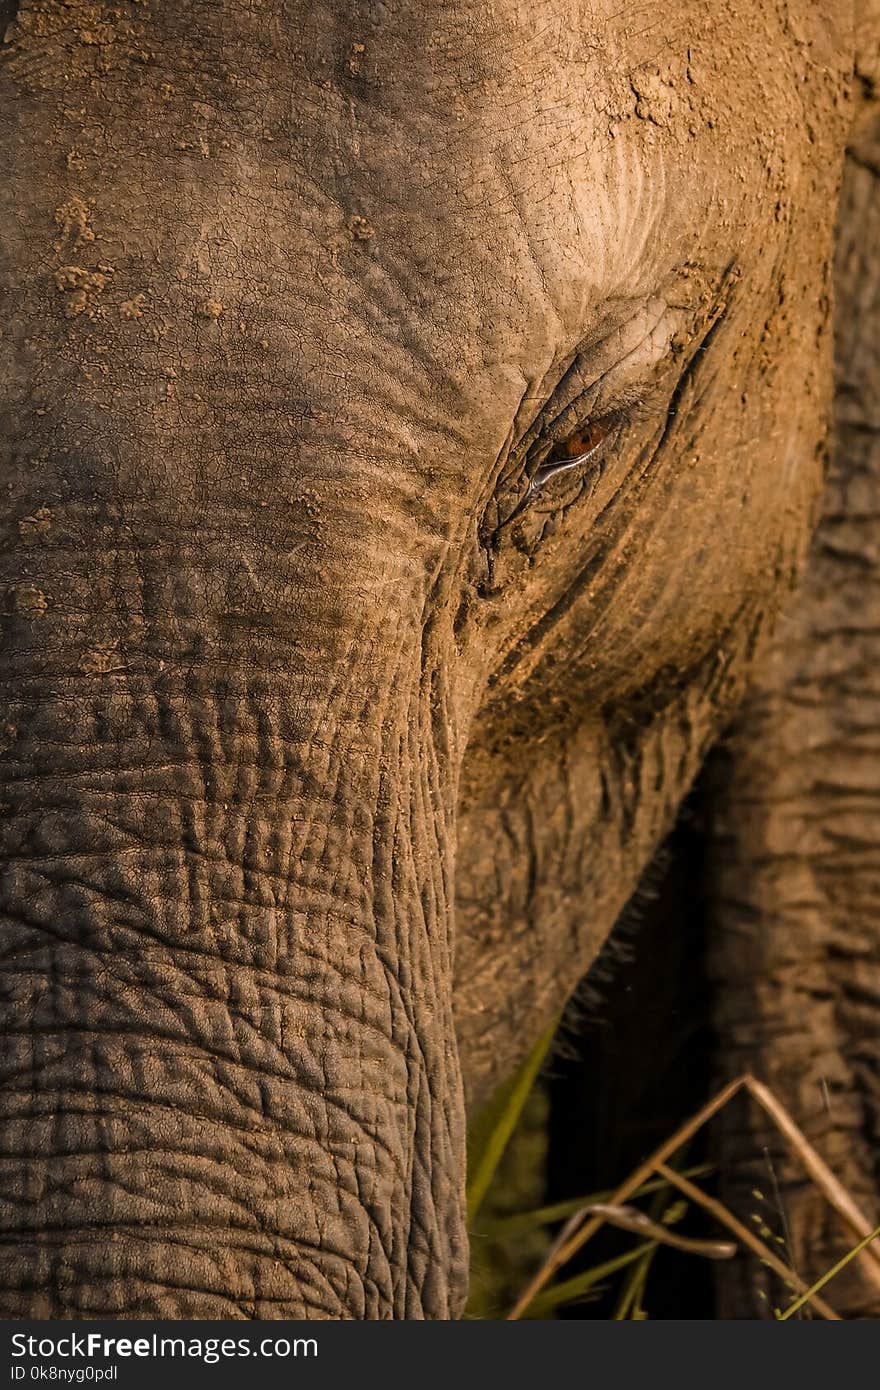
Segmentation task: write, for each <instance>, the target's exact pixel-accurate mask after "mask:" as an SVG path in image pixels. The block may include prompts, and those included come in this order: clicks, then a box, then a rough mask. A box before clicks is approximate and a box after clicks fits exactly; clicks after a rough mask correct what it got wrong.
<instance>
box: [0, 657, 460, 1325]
mask: <svg viewBox="0 0 880 1390" xmlns="http://www.w3.org/2000/svg"><path fill="white" fill-rule="evenodd" d="M128 665H129V666H136V663H134V662H129V663H128ZM2 675H3V683H4V685H5V686H6V690H5V692H4V693H5V694H6V695H7V696H8V697H9V704H8V708H9V710H10V712H11V713H10V717H9V724H8V726H7V736H6V748H5V753H4V756H3V759H2V768H3V770H4V775H3V800H4V802H5V812H6V814H5V815H4V818H3V821H2V828H0V855H2V888H0V931H2V952H3V961H4V966H3V974H2V985H0V1015H2V1026H3V1032H4V1036H5V1039H6V1041H5V1044H4V1048H3V1052H2V1067H0V1083H2V1101H0V1107H2V1125H0V1135H2V1153H0V1193H2V1198H0V1206H2V1214H0V1225H2V1230H3V1232H4V1235H3V1239H2V1245H0V1310H2V1312H3V1315H4V1316H69V1315H74V1316H76V1315H79V1316H102V1315H106V1316H119V1315H128V1316H140V1317H187V1318H192V1317H209V1318H210V1317H258V1318H268V1317H272V1318H275V1317H329V1318H348V1317H354V1318H388V1317H446V1316H450V1315H454V1314H455V1313H456V1312H457V1311H458V1310H459V1308H460V1305H461V1301H462V1297H463V1287H464V1282H465V1278H466V1265H467V1252H466V1240H465V1237H464V1234H463V1225H462V1216H461V1207H462V1195H461V1185H462V1176H461V1175H462V1171H463V1133H462V1123H463V1122H462V1105H461V1097H460V1082H459V1076H458V1065H457V1058H456V1053H455V1045H454V1038H453V1030H452V1021H451V998H450V983H451V982H450V969H449V942H448V931H447V915H448V914H447V888H446V884H445V880H444V875H443V873H442V872H441V870H440V864H441V862H442V857H443V851H444V838H445V835H446V829H445V822H444V820H443V817H442V816H441V817H440V818H439V819H438V816H437V812H436V806H437V805H438V804H442V800H443V794H444V793H443V788H442V787H441V786H440V785H439V783H435V785H433V786H429V785H428V783H429V782H431V781H432V779H436V778H438V777H440V776H441V773H440V772H438V767H439V762H438V760H437V759H436V758H435V759H432V760H431V761H430V770H427V771H426V770H425V767H424V766H423V765H422V764H419V763H417V762H416V761H413V760H412V759H411V756H410V753H411V749H412V748H413V747H418V746H419V739H421V738H422V737H426V738H429V737H430V734H429V732H425V731H424V730H422V731H421V732H419V723H420V719H421V714H420V710H421V697H420V694H419V690H418V682H417V681H415V682H414V683H413V682H408V681H407V680H406V679H404V675H403V673H402V672H401V671H400V670H393V671H388V672H386V673H383V678H382V679H383V682H384V684H382V685H381V688H380V687H379V686H378V685H377V687H376V689H374V690H372V691H371V692H370V694H371V698H370V699H366V700H365V699H364V698H363V690H360V691H359V692H358V699H357V700H356V701H355V700H354V699H353V698H350V697H349V696H348V695H347V694H346V693H345V692H342V691H336V692H334V693H333V695H332V696H331V694H330V693H329V692H325V694H324V696H323V697H322V698H320V699H315V701H314V702H313V703H309V704H307V705H306V704H303V703H300V704H298V705H296V706H295V705H294V703H293V702H292V701H291V699H290V694H289V689H288V687H287V685H286V684H285V685H282V684H281V683H280V681H278V680H276V679H275V678H274V677H273V676H267V675H256V676H255V675H253V674H251V673H248V672H245V671H242V672H236V671H235V669H234V668H233V667H232V666H229V665H227V666H226V667H225V668H224V669H223V670H222V671H219V670H217V669H203V670H201V671H195V670H193V669H192V668H191V667H190V668H187V669H180V670H177V671H168V670H166V671H165V672H164V673H163V674H162V678H161V679H158V680H157V679H155V678H148V677H147V676H143V675H140V676H139V675H137V674H134V673H132V672H131V671H129V672H128V673H121V674H119V673H117V674H111V673H107V672H85V673H84V672H82V671H79V672H78V673H77V675H76V678H75V679H73V678H70V679H68V678H64V677H62V676H60V675H59V674H58V672H57V670H56V671H54V672H53V674H52V675H43V674H40V673H39V672H35V671H33V670H31V671H30V672H27V673H26V672H24V671H23V670H22V667H21V664H20V663H19V666H18V667H17V669H16V670H15V671H12V670H11V669H10V668H8V667H7V669H6V670H4V671H3V672H2ZM334 700H335V704H334V703H333V702H334ZM365 709H366V710H367V711H368V712H369V713H367V714H365V713H364V710H365ZM294 710H295V713H294V712H293V711H294ZM414 730H415V733H414ZM427 807H431V808H432V809H431V811H430V813H428V811H427V810H426V808H427Z"/></svg>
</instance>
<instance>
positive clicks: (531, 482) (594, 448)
mask: <svg viewBox="0 0 880 1390" xmlns="http://www.w3.org/2000/svg"><path fill="white" fill-rule="evenodd" d="M631 413H632V407H631V406H620V407H619V408H618V409H617V410H614V411H606V412H605V413H603V414H602V415H600V416H595V417H591V418H588V419H587V420H586V421H585V422H584V424H582V425H580V426H579V427H578V428H577V429H575V430H573V431H571V432H569V433H568V434H566V435H565V436H564V437H563V438H562V439H560V440H557V442H556V443H555V444H553V445H551V447H550V450H549V453H547V454H545V456H544V460H543V461H542V462H541V463H540V464H539V466H538V467H537V468H536V469H535V470H534V472H533V473H532V474H531V476H530V477H529V479H528V485H527V487H526V490H525V492H524V493H523V495H522V497H521V498H520V499H519V501H518V502H517V504H516V506H515V507H514V508H513V511H512V512H511V513H510V514H509V516H506V517H505V518H504V520H503V521H502V522H501V523H500V524H499V525H498V526H497V527H496V531H502V530H503V529H504V528H505V527H506V526H509V525H510V524H511V522H513V521H515V520H516V519H517V517H519V516H521V515H522V513H523V512H524V511H525V509H526V507H527V506H528V504H529V502H530V501H531V500H532V498H533V497H535V496H536V495H537V494H538V493H540V491H541V489H542V488H543V487H544V486H545V484H546V483H548V482H549V481H550V479H551V478H555V477H557V476H558V475H559V474H561V473H568V472H570V471H571V470H572V469H575V468H581V467H583V465H584V464H585V463H589V462H590V460H591V459H593V458H595V457H597V456H598V455H599V454H600V453H601V452H602V450H603V447H604V446H605V445H606V444H608V442H609V441H610V440H612V439H613V438H614V437H615V436H616V435H618V434H619V433H620V431H621V430H622V429H623V428H624V427H625V426H626V425H627V423H628V422H629V419H630V417H631Z"/></svg>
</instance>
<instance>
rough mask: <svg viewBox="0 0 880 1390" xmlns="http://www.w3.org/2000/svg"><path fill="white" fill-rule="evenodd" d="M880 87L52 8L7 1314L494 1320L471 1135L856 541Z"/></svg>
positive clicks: (451, 10) (482, 42)
mask: <svg viewBox="0 0 880 1390" xmlns="http://www.w3.org/2000/svg"><path fill="white" fill-rule="evenodd" d="M852 44H853V40H852V16H851V15H850V14H849V12H848V6H845V5H844V6H841V5H839V4H837V3H834V4H832V3H830V0H829V3H823V4H815V3H812V0H810V2H809V3H808V0H791V3H789V4H787V5H786V6H767V5H766V4H764V3H760V0H744V3H743V4H741V5H738V6H736V7H733V8H731V7H730V6H728V5H725V4H723V3H721V0H709V3H707V4H705V5H702V6H698V7H693V6H685V5H682V4H674V3H671V0H669V2H668V3H667V0H664V3H663V4H661V5H660V6H658V7H653V8H651V9H647V10H646V9H639V8H638V7H636V8H635V9H627V7H621V6H620V4H619V3H617V2H616V0H615V3H606V0H599V3H598V4H596V5H593V6H589V7H587V6H582V5H578V4H567V3H563V2H562V0H541V3H539V4H528V5H526V4H520V3H519V0H475V3H472V4H471V3H468V4H466V5H464V6H463V7H462V6H447V5H443V4H440V3H435V2H434V0H429V2H428V3H426V4H412V3H408V0H401V3H398V4H394V5H390V6H387V5H386V6H380V7H374V6H359V5H355V6H350V5H342V4H340V3H337V2H336V0H320V3H308V4H306V3H303V0H256V3H254V4H251V5H247V6H243V5H240V4H238V3H233V0H221V3H219V4H217V3H212V4H208V3H205V2H204V0H189V2H188V3H187V4H185V5H183V6H180V5H177V6H170V5H169V6H164V5H160V4H154V5H151V6H144V5H140V4H135V3H131V4H129V3H127V0H123V4H122V5H121V6H120V5H112V6H111V5H110V4H106V3H104V0H94V2H93V3H89V4H85V3H83V4H79V3H78V4H74V5H69V4H61V3H57V0H21V3H20V5H19V7H18V13H17V16H16V18H15V20H14V22H13V23H12V25H11V27H10V28H9V30H8V31H7V42H6V44H5V46H4V48H3V53H2V64H0V148H2V155H3V163H4V167H5V168H6V169H7V171H8V172H7V176H6V179H5V181H4V183H3V186H2V191H0V199H2V214H0V216H2V224H0V225H2V227H3V240H4V243H5V249H4V260H3V266H2V286H3V293H4V298H5V304H6V307H5V310H4V316H3V323H4V328H3V335H2V338H0V349H2V352H3V369H2V388H0V401H2V418H3V425H2V437H3V445H2V449H3V454H2V479H3V486H4V501H5V506H4V516H3V526H4V540H5V544H4V547H3V559H2V564H3V584H4V586H5V590H4V592H5V606H4V614H3V645H2V652H0V662H2V666H0V681H2V691H3V699H4V704H5V712H4V721H5V722H4V725H3V754H2V767H3V800H4V818H3V822H2V828H0V846H2V861H3V874H2V899H0V912H2V938H0V939H2V950H3V960H4V971H3V977H2V996H0V997H2V1008H3V1013H4V1016H5V1020H6V1042H5V1046H4V1051H3V1061H2V1083H3V1113H4V1119H3V1127H2V1133H3V1158H2V1171H3V1177H2V1183H0V1192H2V1208H3V1215H2V1230H3V1233H4V1235H3V1245H2V1257H0V1288H2V1294H0V1308H2V1311H3V1312H4V1314H5V1315H7V1316H9V1315H22V1314H30V1315H37V1316H40V1315H44V1316H45V1315H78V1316H84V1315H122V1314H129V1315H139V1316H148V1317H156V1316H182V1317H195V1316H200V1317H225V1316H231V1317H276V1316H309V1317H312V1316H314V1317H331V1318H337V1317H358V1318H360V1317H370V1318H386V1317H445V1316H451V1315H455V1314H456V1313H457V1312H458V1311H459V1310H460V1308H461V1305H462V1299H463V1294H464V1289H465V1283H466V1265H467V1249H466V1238H465V1233H464V1229H463V1218H462V1190H463V1165H464V1114H465V1109H464V1093H465V1088H466V1091H467V1095H468V1097H469V1099H471V1100H472V1101H473V1103H476V1102H477V1101H478V1100H479V1099H480V1098H481V1097H482V1096H483V1095H485V1094H486V1092H487V1090H488V1089H489V1088H491V1086H492V1085H493V1083H494V1082H495V1081H497V1080H499V1079H501V1077H502V1075H503V1074H504V1072H505V1071H506V1070H509V1069H510V1067H511V1066H512V1065H513V1064H514V1063H515V1062H516V1060H517V1057H518V1055H520V1054H521V1053H522V1052H523V1051H524V1050H525V1049H526V1048H527V1046H528V1044H529V1042H530V1039H531V1037H532V1036H534V1034H535V1033H536V1032H537V1030H538V1028H539V1027H540V1026H541V1024H542V1023H543V1022H544V1021H545V1020H546V1018H547V1016H548V1015H549V1013H550V1012H551V1010H552V1009H553V1008H555V1007H557V1006H558V1004H559V1002H560V1001H561V999H562V998H564V996H565V994H566V993H567V991H568V990H569V989H570V988H571V986H572V984H573V983H574V982H575V981H576V979H577V978H578V977H579V975H581V974H582V973H583V971H584V970H585V969H586V967H587V965H588V964H589V962H590V960H591V958H592V957H593V956H594V955H595V953H596V951H597V950H598V948H599V946H600V944H601V942H602V940H603V938H604V937H605V936H606V935H607V933H608V931H609V929H610V927H611V925H612V923H613V921H614V918H615V916H616V914H617V912H618V910H619V908H620V906H621V905H622V903H623V902H624V901H625V900H626V898H627V897H628V896H629V895H630V893H631V892H632V890H633V887H634V886H635V883H636V881H637V879H638V876H639V874H640V872H641V870H642V868H643V867H644V865H645V863H646V862H647V860H648V859H649V858H650V855H651V853H652V851H653V848H654V846H655V845H656V843H657V841H658V839H659V838H660V837H661V836H662V835H663V833H664V832H665V830H666V829H667V828H668V827H669V825H670V823H671V820H672V817H673V816H674V813H675V809H676V807H677V805H678V804H679V802H680V801H681V799H682V797H683V796H684V794H685V792H686V791H687V789H688V786H689V784H690V782H691V780H692V778H693V776H694V773H695V771H696V769H697V768H698V766H699V764H700V762H701V760H702V758H703V756H704V754H705V751H706V749H707V748H708V747H709V745H710V744H711V742H712V741H713V739H714V738H715V737H716V736H717V734H718V731H719V730H720V729H721V728H722V726H723V724H724V722H725V721H726V720H727V718H728V717H729V714H730V711H731V710H732V708H733V707H734V705H735V703H736V702H737V700H738V699H739V698H740V695H741V692H742V690H743V687H744V684H745V682H746V680H747V678H748V675H749V672H750V669H751V666H752V664H753V661H754V656H755V652H756V649H757V648H758V647H759V645H760V642H761V638H762V635H763V633H764V631H765V629H766V628H767V627H768V625H769V624H770V623H771V621H772V618H773V616H774V614H775V612H776V611H777V609H778V607H779V605H780V603H781V601H782V598H783V596H784V594H785V593H786V591H787V589H788V587H789V586H790V583H791V581H792V578H793V576H794V575H795V573H796V571H797V569H798V566H799V563H800V559H801V557H802V555H803V553H804V550H805V547H806V544H807V540H808V537H809V533H810V529H811V524H812V522H813V520H814V519H815V513H816V507H817V496H818V491H819V486H820V481H821V441H822V438H823V432H824V428H825V421H826V415H827V408H828V400H829V387H830V352H829V335H828V332H827V325H828V312H829V310H828V267H829V261H830V255H831V248H832V231H833V221H834V207H835V197H836V190H837V184H838V179H839V172H840V165H841V160H842V153H843V145H844V138H845V132H846V126H847V118H848V117H847V101H846V88H847V79H848V74H849V73H850V71H851V68H852ZM454 960H455V964H454ZM462 1071H463V1073H464V1084H463V1080H462Z"/></svg>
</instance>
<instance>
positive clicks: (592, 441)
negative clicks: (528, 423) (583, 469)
mask: <svg viewBox="0 0 880 1390" xmlns="http://www.w3.org/2000/svg"><path fill="white" fill-rule="evenodd" d="M606 435H608V425H606V424H603V423H602V421H601V420H588V421H587V424H585V425H582V427H581V428H580V430H576V431H574V434H571V435H569V436H567V438H566V439H560V441H559V443H555V445H553V448H552V449H551V452H549V455H548V457H546V460H545V461H544V463H542V464H541V467H539V468H538V473H541V474H544V475H545V477H549V475H551V473H555V471H556V468H557V467H559V466H560V464H562V467H564V466H566V464H571V463H580V460H581V459H585V457H587V455H589V453H592V450H594V449H598V448H599V445H601V443H602V441H603V439H605V436H606Z"/></svg>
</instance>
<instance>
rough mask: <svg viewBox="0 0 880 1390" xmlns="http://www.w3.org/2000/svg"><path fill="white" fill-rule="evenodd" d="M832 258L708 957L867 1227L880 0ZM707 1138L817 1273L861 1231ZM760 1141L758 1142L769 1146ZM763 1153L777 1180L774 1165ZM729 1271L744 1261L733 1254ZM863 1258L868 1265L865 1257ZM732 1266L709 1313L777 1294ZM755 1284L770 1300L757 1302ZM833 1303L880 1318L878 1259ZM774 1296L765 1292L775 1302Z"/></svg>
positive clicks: (731, 1130) (796, 1176)
mask: <svg viewBox="0 0 880 1390" xmlns="http://www.w3.org/2000/svg"><path fill="white" fill-rule="evenodd" d="M860 34H861V40H862V42H861V48H860V57H859V59H858V64H857V69H856V71H857V77H858V78H859V81H858V82H857V83H856V88H857V98H858V99H859V101H860V103H861V105H860V109H859V111H858V115H857V119H856V122H855V124H854V127H853V134H852V140H851V144H850V149H849V152H848V158H847V162H846V171H845V176H844V184H843V191H842V199H841V211H840V223H839V241H838V248H837V257H836V309H835V316H836V347H835V352H836V372H835V376H836V388H835V411H834V436H833V440H832V445H833V447H832V451H831V460H830V470H829V477H828V483H827V492H826V499H825V507H824V515H823V518H822V521H821V523H820V526H819V529H818V532H817V534H816V536H815V540H814V544H813V547H812V553H811V556H810V559H809V562H808V567H807V570H806V573H805V575H804V578H803V581H802V584H801V586H800V589H799V592H798V593H797V594H796V595H795V596H794V600H793V602H792V603H791V605H790V607H789V609H788V611H787V614H786V615H785V617H784V618H783V620H782V622H781V623H780V625H779V627H778V629H777V634H776V638H775V642H774V646H773V648H772V651H771V653H770V659H769V661H768V662H767V663H766V664H765V665H763V666H762V669H761V676H760V679H759V681H758V683H757V685H756V687H755V689H754V690H753V692H752V694H751V697H750V699H749V701H748V704H747V705H746V707H745V709H744V712H743V713H742V716H741V717H740V719H739V720H738V723H737V726H736V729H735V731H734V733H733V736H732V737H731V738H730V740H728V742H727V743H726V745H725V747H724V749H723V751H722V752H721V753H720V754H719V755H718V756H717V757H716V761H715V766H714V773H713V785H712V791H713V795H712V802H713V808H714V812H713V814H714V827H713V828H714V837H713V839H714V844H713V851H712V866H713V868H712V875H711V886H710V892H711V898H712V913H713V921H712V929H711V932H710V939H711V942H712V946H711V954H712V961H711V969H712V974H713V977H714V980H715V983H716V988H717V993H716V1003H715V1021H716V1025H717V1031H718V1035H719V1039H720V1047H721V1055H722V1058H723V1059H724V1064H725V1066H726V1067H727V1068H728V1069H729V1071H730V1072H731V1073H733V1072H737V1071H741V1070H745V1069H750V1070H752V1071H754V1072H756V1073H757V1074H758V1075H759V1076H760V1077H761V1078H762V1079H763V1080H765V1081H767V1082H769V1083H770V1085H771V1086H772V1087H773V1088H774V1089H775V1090H776V1091H777V1093H778V1094H779V1096H780V1098H781V1099H782V1100H783V1101H784V1102H785V1103H786V1105H788V1106H789V1107H790V1108H791V1109H792V1110H793V1111H794V1113H795V1115H796V1118H797V1120H798V1121H799V1123H800V1124H801V1125H802V1127H803V1129H804V1130H805V1131H806V1133H807V1135H808V1137H809V1138H810V1140H811V1141H812V1142H813V1143H814V1144H815V1146H816V1148H817V1149H818V1150H819V1151H820V1152H821V1153H822V1155H823V1156H824V1158H825V1159H826V1160H827V1162H828V1163H829V1164H830V1166H831V1168H832V1169H833V1170H834V1172H835V1173H836V1174H837V1176H838V1177H839V1178H840V1179H841V1180H842V1181H843V1183H844V1184H845V1185H846V1186H847V1187H848V1188H849V1189H850V1191H851V1192H852V1194H853V1196H854V1198H855V1199H856V1201H857V1202H858V1204H859V1205H860V1206H861V1207H862V1209H863V1211H864V1212H865V1214H866V1216H867V1217H868V1218H869V1219H870V1220H871V1221H872V1223H876V1222H877V1221H878V1220H880V83H878V79H880V6H875V7H873V8H872V9H871V13H870V14H869V13H868V9H867V8H866V9H865V11H864V14H863V18H862V23H861V30H860ZM725 1126H726V1127H725V1128H723V1129H722V1131H721V1133H720V1135H719V1139H718V1142H719V1144H720V1148H721V1154H720V1159H721V1170H722V1172H723V1173H724V1174H725V1179H724V1181H725V1183H726V1184H727V1192H726V1194H725V1195H726V1197H727V1199H728V1200H730V1201H731V1202H732V1203H733V1204H734V1205H739V1206H740V1207H744V1208H745V1210H746V1211H747V1212H749V1213H752V1212H754V1211H755V1207H756V1203H757V1204H758V1205H761V1204H760V1203H759V1202H758V1198H757V1197H756V1196H755V1191H756V1190H757V1191H758V1192H760V1193H763V1194H764V1198H765V1199H766V1202H767V1203H769V1208H768V1206H767V1205H766V1204H765V1205H763V1206H762V1207H761V1209H762V1214H763V1215H764V1216H765V1217H766V1219H767V1221H768V1224H770V1225H774V1224H775V1225H776V1226H777V1227H778V1228H779V1230H780V1232H781V1233H782V1234H783V1235H784V1237H785V1239H786V1240H787V1241H788V1242H789V1243H790V1245H791V1247H792V1248H791V1249H790V1251H789V1257H790V1258H791V1260H792V1261H793V1262H794V1264H795V1267H796V1268H797V1270H798V1272H799V1273H800V1274H801V1275H802V1276H803V1277H805V1278H808V1279H810V1278H812V1277H813V1276H815V1275H818V1274H820V1273H821V1272H822V1271H823V1270H824V1269H826V1268H828V1267H829V1266H830V1265H831V1264H833V1263H834V1261H835V1259H836V1258H837V1257H839V1256H840V1254H841V1253H843V1251H844V1250H846V1249H847V1248H849V1246H851V1245H852V1244H853V1242H854V1237H852V1235H851V1233H849V1232H848V1231H847V1230H845V1229H844V1228H842V1227H841V1225H840V1223H839V1221H838V1219H837V1218H836V1217H835V1216H834V1214H833V1212H832V1211H831V1210H830V1208H828V1206H827V1205H826V1203H825V1202H824V1200H823V1198H822V1197H821V1195H820V1194H819V1193H818V1192H817V1191H816V1189H815V1188H814V1187H813V1185H812V1184H811V1183H810V1181H809V1180H808V1178H807V1175H806V1173H805V1172H804V1171H803V1169H802V1168H801V1167H800V1165H799V1163H798V1162H797V1161H796V1159H795V1158H794V1157H793V1156H792V1155H791V1154H789V1153H787V1152H786V1151H785V1150H784V1148H780V1146H779V1141H778V1139H773V1138H772V1137H771V1134H770V1132H769V1131H767V1130H766V1129H765V1127H764V1126H763V1125H762V1124H761V1122H760V1120H759V1118H758V1116H757V1115H754V1114H752V1113H747V1110H746V1107H745V1105H744V1106H743V1107H742V1109H739V1110H737V1111H735V1112H734V1113H732V1114H731V1115H730V1116H729V1117H728V1119H727V1120H726V1122H725ZM767 1146H769V1153H768V1150H767ZM768 1164H769V1165H770V1166H771V1167H772V1173H768ZM736 1263H737V1264H738V1263H739V1262H736ZM872 1264H873V1268H872ZM766 1273H767V1272H766V1271H758V1272H756V1271H755V1269H754V1267H753V1265H752V1264H750V1265H748V1266H746V1265H745V1263H744V1264H743V1266H742V1269H741V1271H740V1277H739V1279H738V1281H737V1277H736V1272H735V1270H734V1277H733V1279H731V1276H730V1274H729V1273H728V1274H727V1275H726V1281H725V1283H724V1286H723V1290H722V1294H723V1297H722V1314H723V1315H727V1316H742V1315H747V1316H748V1315H751V1316H755V1315H756V1314H759V1313H760V1312H761V1311H762V1309H763V1310H764V1313H765V1315H766V1310H767V1308H768V1306H769V1307H772V1306H773V1299H774V1297H775V1291H773V1290H771V1289H769V1288H765V1289H763V1291H762V1290H760V1283H761V1281H762V1280H763V1279H764V1278H765V1277H766ZM762 1295H763V1300H764V1301H762ZM829 1298H830V1301H831V1303H832V1305H833V1306H834V1307H835V1309H836V1310H837V1311H838V1312H839V1313H840V1314H841V1315H844V1316H865V1315H867V1316H872V1317H878V1316H880V1263H875V1262H872V1261H871V1260H870V1259H868V1260H865V1259H864V1258H863V1259H862V1260H856V1261H853V1262H852V1263H851V1264H850V1265H849V1266H848V1268H847V1270H846V1271H845V1273H844V1274H842V1275H841V1276H840V1277H839V1278H837V1279H835V1282H834V1284H833V1285H832V1286H831V1291H830V1293H829ZM768 1299H769V1304H768V1301H767V1300H768Z"/></svg>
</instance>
